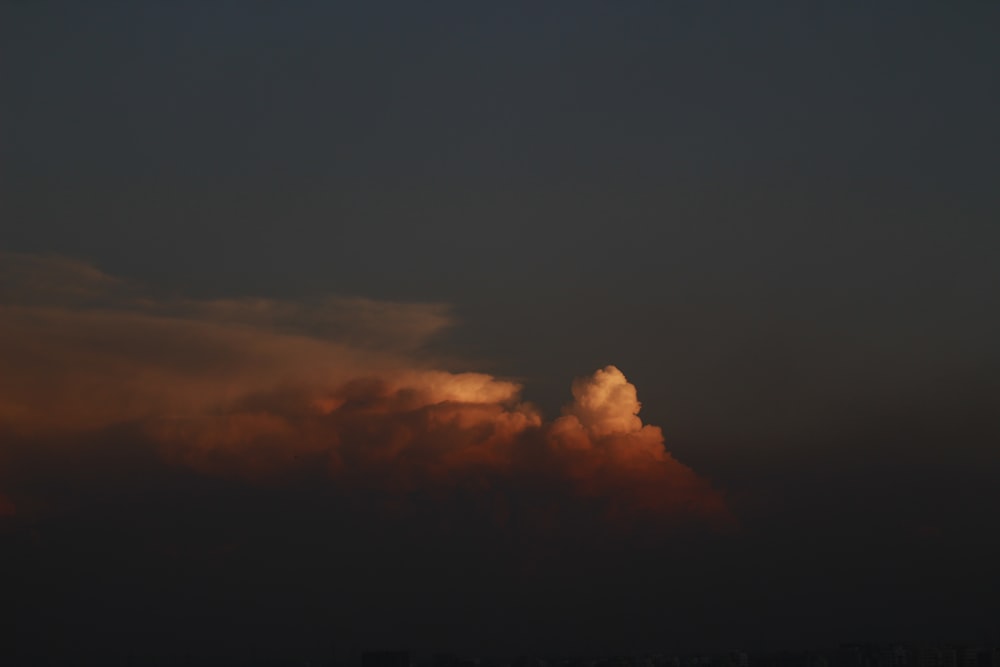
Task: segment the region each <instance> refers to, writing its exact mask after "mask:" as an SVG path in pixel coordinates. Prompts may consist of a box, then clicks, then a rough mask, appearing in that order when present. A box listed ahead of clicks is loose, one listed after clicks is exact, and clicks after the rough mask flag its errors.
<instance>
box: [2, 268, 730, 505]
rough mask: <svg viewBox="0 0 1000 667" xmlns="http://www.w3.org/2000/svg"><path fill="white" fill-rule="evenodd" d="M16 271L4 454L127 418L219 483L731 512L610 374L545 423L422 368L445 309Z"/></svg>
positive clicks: (491, 388) (514, 395) (628, 387)
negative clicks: (188, 296) (170, 293)
mask: <svg viewBox="0 0 1000 667" xmlns="http://www.w3.org/2000/svg"><path fill="white" fill-rule="evenodd" d="M8 257H9V256H8ZM11 266H14V267H15V269H13V270H12V269H10V267H11ZM81 277H82V278H81ZM5 279H6V280H7V281H8V284H7V285H5V286H4V288H3V291H2V295H3V302H2V303H0V311H2V319H0V350H2V354H0V432H4V433H7V434H10V435H12V436H15V437H12V438H8V441H9V442H19V443H31V442H32V438H38V437H47V438H50V439H51V438H53V437H54V438H58V439H59V441H60V442H62V443H64V445H63V446H64V447H72V446H79V445H78V443H79V442H81V441H82V438H81V437H80V436H83V435H87V436H88V438H89V440H90V441H92V440H93V438H94V434H95V433H96V434H99V433H100V432H101V431H102V429H109V428H113V427H116V426H120V425H123V424H124V425H129V427H130V428H132V429H134V431H135V432H136V433H138V434H141V437H140V438H138V441H139V442H141V443H144V444H145V445H146V446H150V447H153V448H154V449H155V451H156V452H157V454H158V456H160V457H162V459H163V460H165V461H166V462H167V463H169V464H172V465H180V466H184V467H188V468H191V469H194V470H196V471H199V472H200V473H204V474H208V475H223V476H228V477H235V478H241V479H248V480H251V481H268V482H280V481H281V480H282V479H286V478H287V476H288V475H289V474H294V473H295V472H296V471H300V470H302V469H310V470H316V469H319V470H322V472H323V474H324V475H326V476H328V478H329V479H330V480H331V482H330V483H332V484H335V485H338V487H339V488H343V489H345V492H349V491H350V490H351V489H357V488H361V489H365V490H369V491H376V492H380V493H384V494H389V495H393V494H395V495H399V494H407V493H411V492H414V491H422V490H428V489H430V490H434V491H435V492H438V491H443V492H446V491H447V490H448V489H463V490H473V491H475V492H476V493H481V494H486V495H490V494H494V495H496V496H497V498H496V500H497V503H499V504H500V505H502V504H503V494H505V493H515V492H516V488H517V484H518V482H519V481H521V480H532V483H533V484H541V485H545V486H546V488H548V489H551V490H553V492H555V493H557V494H562V496H560V497H561V498H562V502H564V503H566V504H568V505H571V504H574V503H586V504H588V506H593V507H596V508H598V510H597V511H599V512H600V513H601V514H602V515H603V516H605V517H609V518H613V519H627V518H635V517H640V516H646V517H653V518H657V519H666V518H678V517H681V518H690V517H702V518H708V519H710V520H713V521H718V520H725V518H726V517H727V516H728V513H727V510H726V507H725V503H724V500H723V498H722V496H721V494H720V493H719V492H718V491H716V490H715V489H713V488H712V486H711V485H710V484H709V483H708V482H707V481H706V480H705V479H703V478H701V477H699V476H698V475H697V474H695V473H694V472H693V471H692V470H691V469H690V468H688V467H687V466H685V465H683V464H681V463H680V462H678V461H676V460H675V459H674V458H673V457H672V456H671V455H670V454H669V453H668V452H667V451H666V449H665V447H664V440H663V434H662V432H661V430H660V429H659V428H658V427H655V426H650V425H644V424H643V423H642V421H641V420H640V418H639V416H638V414H639V409H640V403H639V401H638V399H637V395H636V388H635V386H634V385H632V384H631V383H629V382H628V380H627V379H626V378H625V376H624V375H623V374H622V372H621V371H620V370H618V369H617V368H615V367H614V366H608V367H606V368H604V369H601V370H598V371H597V372H596V373H594V374H593V375H592V376H589V377H586V378H581V379H578V380H576V381H575V382H574V383H573V386H572V395H573V400H572V402H571V403H570V404H569V405H568V406H567V407H566V409H565V411H564V414H563V415H562V416H561V417H559V418H557V419H555V420H554V421H546V420H544V419H543V418H542V416H541V415H540V413H539V412H538V410H537V409H536V408H535V407H533V406H532V405H530V404H527V403H525V402H523V401H522V400H521V398H520V390H521V387H520V386H519V385H518V384H516V383H514V382H510V381H507V380H503V379H499V378H496V377H493V376H491V375H487V374H482V373H468V372H453V371H449V370H442V369H440V368H437V367H435V364H432V363H430V361H429V360H427V359H425V358H422V355H421V354H420V350H421V348H422V347H423V346H424V345H425V344H426V343H427V342H428V341H429V340H430V339H431V338H432V337H433V336H434V335H436V334H437V333H438V332H440V331H442V330H444V329H445V328H447V327H449V326H451V325H452V324H453V322H452V318H451V315H450V311H449V310H448V308H447V307H446V306H443V305H441V304H402V303H387V302H375V301H370V300H366V299H353V298H332V299H326V300H323V301H316V302H314V303H311V304H305V305H304V304H296V303H289V302H280V301H275V300H215V301H192V300H185V299H172V300H171V299H152V298H150V297H148V296H146V295H143V294H142V293H141V291H139V290H136V289H135V288H134V287H129V288H128V289H125V288H124V287H123V285H124V283H123V282H122V281H117V280H115V279H113V278H111V277H108V276H105V275H104V274H102V273H100V272H99V271H98V270H97V269H94V268H93V267H89V266H87V265H85V264H80V263H74V262H72V261H69V260H60V259H53V258H25V257H21V256H19V257H17V261H16V262H12V263H11V264H9V265H8V270H7V272H6V276H5ZM19 281H20V283H19ZM67 281H70V282H72V281H77V282H79V284H80V285H81V286H82V287H81V289H79V290H74V289H73V288H71V286H64V285H62V284H61V283H62V282H67ZM136 446H141V445H139V444H137V445H136ZM0 481H2V480H0ZM3 506H4V507H7V506H10V507H12V506H13V505H12V503H10V501H9V500H8V501H6V504H5V505H3Z"/></svg>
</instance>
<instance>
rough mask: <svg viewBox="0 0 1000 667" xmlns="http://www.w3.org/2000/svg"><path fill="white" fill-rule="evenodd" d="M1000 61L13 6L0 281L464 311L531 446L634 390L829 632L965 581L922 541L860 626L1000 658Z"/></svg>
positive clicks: (888, 32) (973, 17)
mask: <svg viewBox="0 0 1000 667" xmlns="http://www.w3.org/2000/svg"><path fill="white" fill-rule="evenodd" d="M998 34H1000V6H998V5H996V4H995V3H985V2H962V3H940V2H887V3H878V4H877V6H872V5H871V4H870V3H854V2H836V3H767V2H762V3H749V2H733V3H722V2H719V3H716V2H711V3H694V2H691V3H688V2H676V3H675V2H664V3H658V2H657V3H654V2H621V3H611V2H602V3H598V2H564V3H511V2H496V3H357V4H353V5H348V4H347V3H327V2H284V3H276V2H272V3H264V2H221V1H212V2H129V3H127V2H99V3H82V2H77V3H70V2H67V3H55V2H13V1H9V2H4V3H3V4H2V5H0V170H2V171H0V219H2V224H0V249H3V250H6V251H13V252H19V253H41V254H58V255H65V256H68V257H72V258H77V259H83V260H86V261H89V262H91V263H93V264H95V265H97V266H99V267H100V268H101V269H102V270H104V271H106V272H107V273H109V274H112V275H116V276H121V277H124V278H127V279H131V280H135V281H137V282H141V283H144V284H146V285H149V286H150V287H151V288H152V289H153V290H157V291H159V292H160V293H166V294H181V295H185V296H189V297H199V298H200V297H242V296H269V297H275V298H281V299H293V300H294V299H300V298H312V297H317V296H320V295H326V294H337V295H345V296H364V297H370V298H374V299H391V300H402V301H440V302H446V303H450V304H453V306H454V309H455V312H456V313H457V315H458V317H459V320H460V323H459V325H458V326H457V327H456V328H455V329H454V330H452V331H451V332H450V333H449V334H448V338H447V339H446V340H445V341H442V342H441V343H440V345H441V347H442V349H447V350H450V351H454V352H455V353H456V354H461V355H464V356H465V358H467V359H469V361H468V362H467V366H468V367H469V368H475V369H481V370H486V371H489V372H492V373H496V374H499V375H503V376H514V377H518V378H521V379H523V381H524V382H525V384H526V389H525V394H526V396H527V397H528V398H530V399H532V400H536V401H538V402H539V403H540V404H541V406H542V407H543V409H544V410H545V412H546V413H547V414H554V413H556V412H557V411H558V409H559V406H560V405H561V404H562V403H564V402H565V401H566V400H567V398H568V396H567V394H566V387H567V386H568V384H567V383H568V380H569V379H570V378H572V377H574V376H579V375H583V374H585V373H589V372H591V371H592V370H594V369H595V368H597V367H600V366H603V365H605V364H608V363H614V364H616V365H618V366H619V367H620V368H621V369H622V370H623V371H624V372H625V374H626V375H627V376H628V378H629V379H630V380H631V381H632V382H634V383H635V384H636V385H637V386H638V388H639V396H640V399H642V400H643V403H644V406H645V407H644V410H643V417H644V418H645V419H646V420H647V421H649V422H651V423H654V424H661V425H662V426H663V427H664V430H665V432H666V436H667V443H668V448H669V449H670V450H671V451H672V452H673V453H674V455H675V456H677V457H678V458H679V459H680V460H682V461H684V462H686V463H688V464H690V465H692V466H693V467H694V468H695V469H697V470H698V471H699V472H701V473H703V474H704V475H705V476H707V477H708V478H709V479H712V480H714V481H716V482H717V483H718V484H719V485H720V486H721V487H722V488H724V489H726V490H727V491H729V492H731V493H732V494H733V497H734V498H737V499H743V500H742V501H741V502H744V503H745V504H744V505H742V506H740V507H739V508H738V511H739V512H742V514H743V515H744V517H745V520H746V523H747V525H749V526H751V527H752V530H751V533H752V536H751V537H747V538H746V540H747V543H748V545H749V546H747V547H746V548H747V549H748V550H749V551H752V552H754V553H755V554H756V555H755V556H753V557H752V559H757V560H753V562H755V563H764V562H766V561H767V560H768V558H770V556H768V555H767V554H773V553H779V552H780V553H782V554H785V553H787V551H788V550H795V549H799V548H800V547H801V543H799V542H797V541H796V539H795V538H793V537H791V536H793V535H803V534H805V535H806V536H805V537H803V538H802V539H803V540H805V541H807V542H810V543H812V544H820V545H823V546H818V547H816V554H817V555H816V556H815V562H811V561H810V563H809V564H807V565H802V564H799V565H788V566H787V568H786V570H785V572H784V573H782V574H775V578H776V579H775V581H776V583H775V584H774V588H775V590H776V591H777V592H776V593H775V597H776V598H777V599H779V600H780V599H781V598H782V596H783V595H787V596H792V597H794V596H795V595H799V593H797V591H801V590H803V587H805V589H808V590H809V591H811V594H814V595H815V596H817V597H820V598H822V597H823V596H825V595H832V596H834V597H835V598H836V601H835V602H834V603H831V605H832V608H835V609H837V610H842V611H844V615H843V616H841V617H838V618H841V619H842V618H846V616H847V611H846V610H848V609H851V608H852V607H851V603H850V600H851V599H853V598H851V597H850V595H847V594H846V593H844V592H843V591H844V590H845V588H844V584H843V582H845V581H853V582H856V583H857V588H858V589H859V590H860V589H864V590H871V587H872V586H876V583H873V582H877V581H882V580H883V579H880V577H881V576H882V574H881V573H884V572H885V571H888V570H891V569H892V563H893V562H895V560H894V558H895V557H890V556H889V555H886V553H887V552H888V551H892V550H894V549H897V548H898V549H903V550H906V549H911V550H912V549H914V548H915V547H913V546H912V545H908V546H905V547H900V546H898V544H896V543H894V542H893V539H894V538H892V537H891V535H895V534H896V533H895V532H893V531H895V530H896V528H897V527H899V526H903V525H904V524H905V525H907V526H910V525H914V526H916V525H931V524H933V526H934V530H938V531H945V533H946V534H947V541H948V543H949V544H951V545H953V546H954V545H958V549H959V551H960V552H961V553H976V554H979V556H977V558H980V560H975V559H973V560H975V562H974V563H973V564H971V565H969V564H968V563H966V565H965V566H962V565H961V564H960V562H959V561H960V559H959V560H956V559H957V558H958V557H957V556H955V555H954V553H951V555H947V554H948V553H950V552H948V550H947V549H945V548H944V546H943V544H938V545H937V546H934V547H933V548H931V551H932V552H933V553H934V554H938V555H940V559H941V561H940V563H939V564H932V563H928V562H923V561H922V562H921V563H903V564H901V565H900V566H899V567H900V568H901V570H902V571H903V572H904V574H900V575H899V578H898V581H897V580H893V581H895V583H894V584H892V586H895V587H896V588H892V586H890V588H891V589H892V590H891V591H890V592H889V593H887V595H890V596H896V597H895V599H897V600H899V602H898V603H893V604H889V603H886V605H887V606H886V608H882V607H879V606H878V605H877V604H872V605H868V606H867V607H866V608H867V609H869V612H870V620H867V621H866V620H864V619H868V618H869V617H868V616H865V617H864V619H862V620H861V621H858V624H856V625H851V623H850V622H846V621H845V622H844V623H843V624H842V625H843V627H841V628H840V629H841V630H843V631H844V632H847V631H851V632H857V633H859V634H864V633H865V632H869V633H870V634H872V635H878V636H883V635H891V634H893V633H896V635H897V636H902V635H906V634H907V633H908V632H909V633H911V634H919V628H920V627H922V626H920V624H921V623H927V624H929V625H933V622H936V621H940V622H941V623H942V624H945V625H946V622H945V621H944V620H942V619H943V617H942V618H939V616H933V614H932V616H933V619H934V620H932V621H929V620H927V616H926V615H925V616H924V617H922V618H919V614H917V613H915V612H913V611H912V609H913V605H914V601H913V600H910V601H909V602H907V600H906V595H904V594H903V593H901V591H908V590H911V587H913V586H917V585H918V583H917V582H918V581H922V582H925V583H922V584H919V585H926V586H927V587H928V588H927V589H926V590H927V591H928V596H929V597H928V599H929V600H931V601H932V602H929V603H928V604H929V605H932V606H935V605H936V606H935V609H941V608H942V606H943V605H950V606H951V607H952V608H961V609H964V610H965V611H964V612H962V613H959V618H960V619H961V621H956V622H955V623H954V627H951V628H950V631H952V633H953V634H961V628H971V630H970V633H971V634H974V635H975V634H976V633H979V635H977V636H982V635H983V634H984V633H986V632H987V630H986V629H985V628H987V627H993V628H995V627H996V621H997V616H996V606H995V599H996V598H995V596H994V597H993V598H992V600H993V601H994V602H987V601H986V599H985V598H983V597H981V595H980V592H984V591H993V593H995V592H996V591H997V581H996V579H995V573H994V574H993V575H992V576H993V577H994V578H993V579H992V580H985V581H984V579H983V577H985V576H987V574H986V573H987V572H988V571H989V568H988V565H987V563H988V562H989V558H990V557H992V556H995V555H997V554H1000V551H998V549H1000V546H998V545H997V543H996V540H995V538H994V539H993V540H992V542H989V541H988V540H987V541H986V542H984V538H983V536H982V531H985V530H987V528H986V525H987V523H988V517H989V516H993V515H995V514H996V512H998V511H1000V496H998V495H997V492H996V491H995V490H993V489H992V486H991V485H992V482H991V481H990V480H991V479H995V478H992V477H991V476H992V475H994V474H995V473H996V472H997V471H998V470H1000V458H998V450H997V447H998V446H1000V445H998V442H1000V438H998V434H1000V429H998V426H997V423H996V417H995V414H996V413H997V411H998V407H1000V406H998V398H1000V376H998V373H1000V353H998V349H997V346H996V341H997V340H1000V296H998V295H1000V290H998V287H997V286H998V285H1000V263H998V262H997V259H996V251H997V248H998V247H1000V224H998V221H1000V188H998V187H997V184H998V183H1000V157H998V156H1000V124H998V123H997V120H996V119H997V118H998V117H1000V77H998V76H997V71H998V69H1000V39H998V38H997V35H998ZM844 496H849V497H848V498H847V499H845V498H844ZM816 516H822V517H824V519H823V521H820V522H818V523H819V524H822V525H823V526H828V528H822V527H817V522H816V521H814V520H807V519H806V518H805V517H816ZM949 525H950V526H954V527H955V528H954V532H953V533H948V532H947V529H946V528H941V526H949ZM754 530H756V531H757V532H753V531H754ZM900 530H902V529H900ZM803 531H804V532H803ZM907 539H909V538H907ZM943 539H944V538H943ZM847 543H850V544H857V545H858V546H857V552H856V553H855V552H854V551H852V552H851V554H853V555H848V556H842V555H841V556H834V555H830V554H832V553H834V552H836V551H837V548H835V547H838V545H839V547H843V546H844V544H847ZM830 545H834V546H833V547H831V546H830ZM894 545H896V546H894ZM652 553H658V552H656V551H655V550H654V551H653V552H652ZM863 554H881V555H870V556H865V555H863ZM783 557H784V556H782V558H783ZM841 557H842V558H843V560H842V561H840V562H850V563H853V564H854V565H851V566H850V567H848V566H844V567H845V568H847V569H846V570H843V571H839V572H840V574H839V575H835V576H831V578H830V579H829V581H827V580H826V579H825V578H823V577H824V576H825V575H823V576H821V575H820V574H818V572H819V571H820V570H822V569H823V568H827V569H830V568H829V567H827V564H828V559H836V558H841ZM651 558H652V557H651ZM852 559H854V560H852ZM694 567H697V566H694ZM760 567H764V566H763V565H761V566H760ZM796 567H799V569H798V570H795V568H796ZM831 567H832V566H831ZM963 567H964V568H965V569H964V570H963ZM851 568H853V569H851ZM928 568H929V569H928ZM935 568H938V569H935ZM832 569H837V568H836V567H833V568H832ZM748 570H753V568H752V567H749V566H748ZM931 570H933V571H934V572H947V573H949V574H948V575H947V576H945V575H942V577H944V578H943V579H941V580H940V581H937V583H935V580H934V579H933V577H930V578H928V577H929V575H927V573H928V572H930V571H931ZM790 571H795V572H798V573H799V574H788V572H790ZM963 571H964V572H966V573H967V574H966V575H962V574H960V573H961V572H963ZM755 576H756V575H753V574H752V573H747V574H746V579H747V581H749V580H750V579H754V577H755ZM963 576H965V577H967V578H963ZM733 577H734V581H736V580H740V581H742V579H740V577H738V576H737V575H735V574H734V575H733ZM796 577H799V578H798V579H796ZM838 577H839V578H838ZM949 577H951V578H949ZM806 580H808V581H810V582H813V583H812V584H809V585H808V586H807V585H805V584H803V583H802V581H806ZM821 580H822V583H817V582H821ZM757 581H758V583H759V579H758V580H757ZM927 581H930V582H931V583H926V582H927ZM829 582H834V583H832V584H831V583H829ZM837 582H839V583H837ZM864 582H867V583H864ZM755 585H757V584H754V586H755ZM740 586H742V584H739V585H738V584H736V583H734V584H733V590H736V589H738V590H739V591H742V592H740V593H738V594H734V595H735V598H734V599H736V598H738V599H739V600H740V601H741V602H740V604H758V602H751V601H752V600H757V598H756V597H755V595H757V593H751V592H748V591H751V590H752V591H757V589H756V588H754V587H753V586H751V585H750V584H749V583H748V584H746V587H745V588H740ZM866 587H867V588H866ZM848 588H850V587H848ZM609 590H610V589H609ZM834 591H839V593H835V592H834ZM971 591H978V592H976V593H972V592H971ZM609 595H611V598H609V599H613V595H612V594H609ZM691 595H694V596H695V598H696V597H697V595H696V594H694V593H691ZM719 595H720V596H722V598H724V597H725V596H724V594H723V593H719ZM837 595H839V596H840V597H836V596H837ZM741 596H742V597H741ZM722 598H720V599H722ZM692 599H694V598H692ZM865 599H867V598H865ZM879 599H882V598H879ZM508 602H509V601H508ZM917 602H919V600H918V601H917ZM609 604H612V603H609ZM761 604H764V603H761ZM768 604H769V603H768ZM765 606H766V605H765ZM862 606H864V605H862ZM780 609H781V605H780V603H779V602H775V603H773V605H772V606H771V607H767V609H766V610H765V611H764V612H763V616H764V617H766V618H767V619H769V620H767V621H760V623H761V624H762V625H767V627H770V628H778V627H780V626H781V623H782V619H784V618H785V617H784V616H783V614H782V612H781V611H780ZM768 610H769V611H768ZM831 613H832V612H831ZM927 613H930V612H927ZM935 613H936V612H935ZM963 613H964V616H963V615H962V614H963ZM769 614H770V615H769ZM908 614H909V615H908ZM444 616H447V614H444ZM885 618H890V619H891V620H889V621H884V624H883V625H879V623H880V621H879V620H878V619H885ZM605 620H606V619H605ZM786 620H787V619H786ZM602 622H605V621H600V622H599V621H598V620H594V619H591V620H589V621H579V624H578V625H579V627H580V628H590V627H596V626H599V625H600V624H601V623H602ZM607 622H611V621H607ZM838 622H839V621H838ZM733 623H736V621H733ZM768 623H770V625H768ZM865 623H868V625H867V626H866V625H865ZM990 623H992V626H991V625H990ZM570 625H572V624H568V625H565V626H560V627H561V628H562V629H561V630H559V631H558V632H556V631H553V632H554V633H555V635H557V637H556V639H554V640H553V641H552V642H551V645H552V646H555V647H556V648H559V647H562V646H564V645H565V640H564V639H560V638H559V637H564V636H571V635H572V632H570V630H568V629H567V628H569V627H570ZM653 625H655V624H653ZM737 625H738V624H737ZM833 625H834V626H836V623H833ZM858 625H860V626H861V627H858ZM573 627H577V626H573ZM727 627H728V626H727ZM837 627H840V626H837ZM733 628H735V625H734V626H733ZM731 630H732V631H731V634H730V635H727V636H732V637H735V638H737V640H741V638H745V637H746V636H749V635H752V634H753V633H751V632H749V631H746V629H745V628H743V629H732V628H731ZM560 632H561V633H563V634H559V633H560ZM741 632H742V633H743V634H741ZM362 634H363V633H362ZM724 634H725V633H724V632H722V631H720V636H721V635H724ZM764 634H766V632H765V633H764ZM813 634H814V635H815V636H817V637H820V638H823V637H824V635H822V633H821V632H819V631H815V632H813ZM773 635H774V636H775V637H778V636H779V635H780V631H779V630H774V632H773ZM289 636H290V635H289ZM615 636H616V637H617V636H619V635H615ZM620 636H621V637H622V638H623V639H622V642H627V641H631V640H629V639H628V637H629V635H628V633H622V634H621V635H620ZM643 636H645V635H643ZM993 637H994V638H996V635H995V630H994V635H993ZM533 641H534V642H535V643H537V644H539V645H543V644H545V640H542V639H538V640H537V641H535V640H530V641H527V640H526V643H528V644H530V643H531V642H533ZM637 641H638V640H637ZM705 641H722V639H720V638H719V637H716V636H715V635H711V633H709V634H708V635H706V639H705ZM560 642H562V643H560ZM609 642H610V643H612V644H613V643H614V641H613V640H609Z"/></svg>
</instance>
